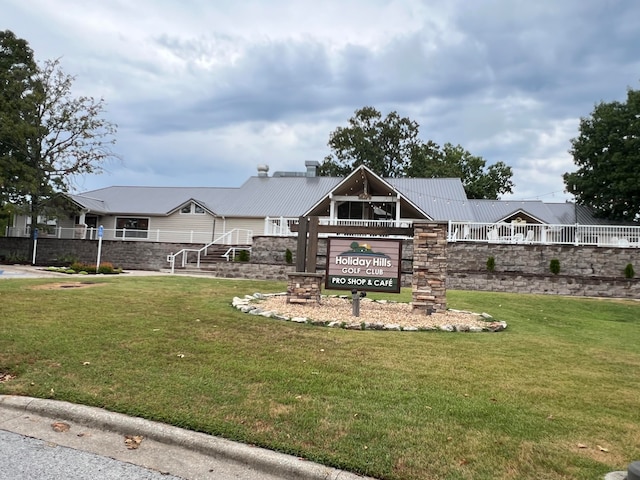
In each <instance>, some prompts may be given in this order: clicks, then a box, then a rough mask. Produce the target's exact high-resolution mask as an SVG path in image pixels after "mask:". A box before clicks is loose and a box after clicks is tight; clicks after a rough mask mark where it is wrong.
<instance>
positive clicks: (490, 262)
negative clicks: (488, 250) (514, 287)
mask: <svg viewBox="0 0 640 480" xmlns="http://www.w3.org/2000/svg"><path fill="white" fill-rule="evenodd" d="M495 269H496V259H495V258H493V257H489V258H487V271H488V272H492V273H493V271H494V270H495Z"/></svg>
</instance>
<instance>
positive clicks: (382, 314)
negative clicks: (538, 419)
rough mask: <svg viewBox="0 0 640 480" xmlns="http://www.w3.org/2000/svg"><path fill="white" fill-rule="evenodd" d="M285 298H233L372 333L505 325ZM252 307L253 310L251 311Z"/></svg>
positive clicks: (460, 314) (264, 310) (382, 304)
mask: <svg viewBox="0 0 640 480" xmlns="http://www.w3.org/2000/svg"><path fill="white" fill-rule="evenodd" d="M286 300H287V299H286V295H284V294H278V295H261V294H255V295H254V296H246V297H245V299H243V300H240V299H237V301H236V299H234V305H235V306H236V307H237V308H240V309H243V311H246V312H247V313H253V314H254V315H256V314H259V315H263V316H270V317H275V318H280V319H283V320H291V321H296V322H300V323H316V324H326V325H329V326H333V327H343V328H356V329H362V328H366V329H374V330H446V331H500V330H504V328H506V323H505V322H496V321H493V318H491V316H490V315H487V314H478V313H472V312H465V311H459V310H447V311H446V312H439V313H435V314H432V315H426V314H424V313H414V312H413V311H412V309H411V304H409V303H397V302H388V301H373V300H370V299H368V298H363V299H362V300H361V301H360V316H359V317H355V316H353V312H352V303H351V299H350V298H349V297H346V298H345V297H336V296H328V297H327V296H323V297H322V299H321V303H320V304H317V303H309V304H297V303H287V301H286ZM251 307H255V310H254V311H252V308H251Z"/></svg>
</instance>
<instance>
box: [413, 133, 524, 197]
mask: <svg viewBox="0 0 640 480" xmlns="http://www.w3.org/2000/svg"><path fill="white" fill-rule="evenodd" d="M486 165H487V162H486V160H485V159H484V158H482V157H479V156H475V155H472V154H471V153H470V152H469V151H467V150H465V149H464V148H462V147H461V146H460V145H455V146H454V145H452V144H451V143H445V144H444V146H443V147H442V148H441V147H439V146H438V145H437V144H435V143H433V142H431V141H429V142H427V143H426V144H423V145H422V146H421V148H420V149H419V150H417V151H416V152H415V154H414V155H413V156H412V158H411V162H410V164H409V167H408V168H407V170H406V173H407V176H409V177H423V178H443V177H453V178H460V179H461V180H462V184H463V186H464V190H465V192H466V194H467V197H469V198H486V199H497V198H498V197H499V196H500V195H502V194H504V193H511V192H512V187H513V182H512V181H511V177H512V176H513V172H512V170H511V167H509V166H507V165H506V164H504V163H503V162H496V163H494V164H492V165H489V167H487V166H486Z"/></svg>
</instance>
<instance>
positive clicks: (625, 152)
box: [563, 89, 640, 220]
mask: <svg viewBox="0 0 640 480" xmlns="http://www.w3.org/2000/svg"><path fill="white" fill-rule="evenodd" d="M569 152H570V153H571V155H572V156H573V161H574V163H575V164H576V165H577V167H578V169H577V170H576V171H575V172H572V173H565V174H564V175H563V178H564V183H565V185H566V188H567V191H568V192H570V193H572V194H574V195H575V199H576V202H577V203H580V204H582V205H586V206H588V207H590V208H591V209H592V210H593V211H594V213H595V215H596V216H599V217H604V218H608V219H610V220H639V219H640V182H638V179H639V178H640V91H638V90H633V89H629V90H628V91H627V101H626V102H617V101H614V102H610V103H605V102H600V103H599V104H597V105H596V106H595V108H594V110H593V112H592V113H591V115H590V116H589V117H586V118H582V119H580V135H579V136H578V137H577V138H574V139H572V140H571V150H569Z"/></svg>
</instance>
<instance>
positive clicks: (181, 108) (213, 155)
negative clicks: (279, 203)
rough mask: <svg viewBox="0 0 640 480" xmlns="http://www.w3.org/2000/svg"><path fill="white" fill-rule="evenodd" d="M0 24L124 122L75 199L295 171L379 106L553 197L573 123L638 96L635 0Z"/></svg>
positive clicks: (321, 6) (389, 1) (53, 17)
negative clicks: (110, 189) (114, 188)
mask: <svg viewBox="0 0 640 480" xmlns="http://www.w3.org/2000/svg"><path fill="white" fill-rule="evenodd" d="M6 29H9V30H12V31H13V32H14V33H15V34H16V35H17V36H18V37H21V38H23V39H25V40H27V41H28V42H29V44H30V46H31V47H32V49H33V50H34V52H35V54H36V58H37V59H38V60H39V61H43V60H46V59H54V58H58V57H61V58H62V67H63V69H64V71H65V72H66V73H68V74H72V75H75V76H76V82H75V84H74V87H73V92H74V94H77V95H90V96H93V97H96V98H100V97H103V98H104V99H105V101H106V102H107V109H108V111H107V113H106V115H105V116H106V118H108V119H109V120H110V121H112V122H113V123H116V124H117V125H118V135H117V144H116V146H115V148H114V150H115V151H116V152H117V153H118V154H119V155H120V157H121V159H122V160H121V162H112V163H110V164H109V165H108V166H107V168H108V170H109V171H108V173H105V174H103V175H99V176H89V177H85V178H84V179H81V180H80V181H79V182H78V190H80V191H84V190H90V189H94V188H100V187H105V186H110V185H162V186H232V187H233V186H239V185H241V184H242V183H243V182H244V181H245V180H246V179H247V178H248V177H249V176H251V175H255V174H256V166H257V165H258V164H261V163H266V164H268V165H269V167H270V171H271V172H274V171H276V170H287V171H302V170H304V162H305V160H318V161H322V159H323V158H324V157H325V156H326V155H327V154H328V153H329V150H328V147H327V141H328V138H329V134H330V132H332V131H333V130H334V129H335V128H336V127H337V126H341V125H342V126H344V125H346V123H347V120H348V119H349V118H350V117H351V116H352V115H353V113H354V111H355V110H356V109H359V108H361V107H363V106H373V107H375V108H376V109H378V110H379V111H381V112H382V113H383V115H386V114H387V113H389V112H390V111H397V112H398V114H400V115H401V116H406V117H409V118H411V119H412V120H415V121H417V122H418V123H419V124H420V136H421V138H422V139H423V140H425V141H426V140H433V141H435V142H437V143H439V144H444V143H445V142H451V143H453V144H460V145H462V146H463V147H465V148H466V149H467V150H469V151H470V152H471V153H473V154H474V155H481V156H482V157H484V158H485V159H486V160H487V162H488V163H489V164H491V163H494V162H497V161H502V162H505V163H506V164H507V165H510V166H511V167H512V168H513V170H514V179H513V180H514V182H515V184H516V186H515V190H514V193H513V195H509V196H506V197H504V198H514V199H542V200H544V201H551V202H552V201H564V200H565V199H567V198H570V197H569V196H568V195H567V194H565V193H564V192H563V188H564V186H563V182H562V178H561V176H562V174H563V173H564V172H567V171H571V170H574V164H573V161H572V159H571V156H570V155H569V154H568V149H569V147H570V143H569V142H570V139H571V138H572V137H575V136H576V135H577V133H578V122H579V119H580V117H581V116H588V115H589V114H590V113H591V112H592V110H593V107H594V105H595V104H596V103H598V102H600V101H607V102H608V101H613V100H624V99H625V98H626V90H627V88H629V87H631V88H633V89H638V88H640V50H639V49H638V46H639V45H640V2H638V1H637V0H561V1H560V0H537V1H531V0H526V1H525V0H341V1H335V0H324V1H317V0H180V1H178V0H135V1H132V0H102V1H86V0H0V30H6Z"/></svg>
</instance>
